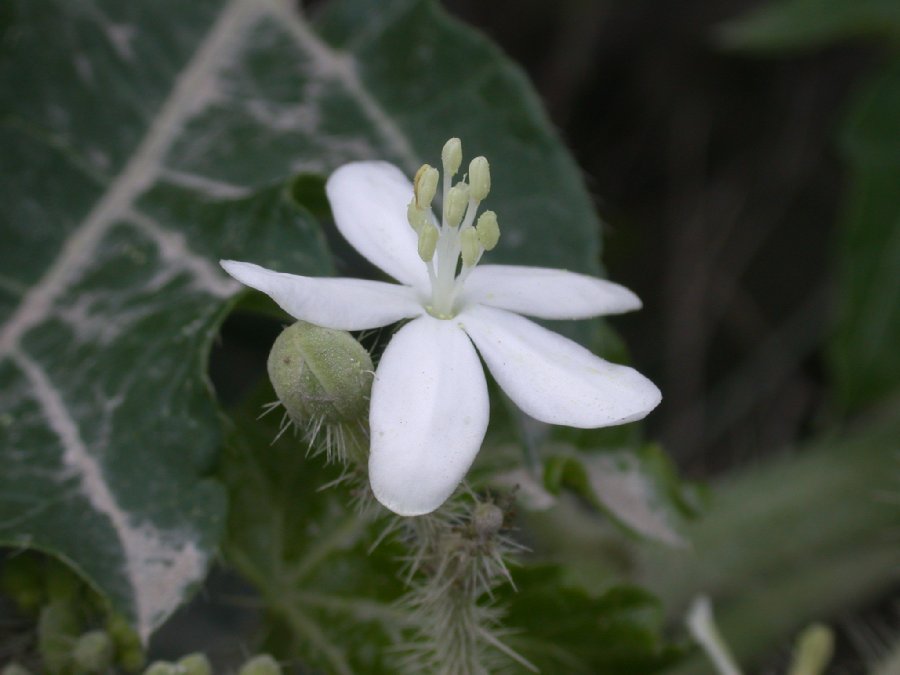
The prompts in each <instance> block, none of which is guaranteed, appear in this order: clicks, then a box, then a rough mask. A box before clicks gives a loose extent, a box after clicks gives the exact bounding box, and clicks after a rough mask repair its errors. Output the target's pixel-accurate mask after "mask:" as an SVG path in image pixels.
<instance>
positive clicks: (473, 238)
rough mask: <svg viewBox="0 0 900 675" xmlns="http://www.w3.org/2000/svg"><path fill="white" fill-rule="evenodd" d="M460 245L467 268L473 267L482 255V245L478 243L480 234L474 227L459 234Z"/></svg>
mask: <svg viewBox="0 0 900 675" xmlns="http://www.w3.org/2000/svg"><path fill="white" fill-rule="evenodd" d="M459 245H460V249H461V251H462V260H463V265H464V266H465V267H472V266H474V265H475V263H476V262H478V258H479V257H480V255H481V244H479V243H478V232H476V231H475V228H474V227H470V228H469V229H467V230H463V231H462V232H460V233H459Z"/></svg>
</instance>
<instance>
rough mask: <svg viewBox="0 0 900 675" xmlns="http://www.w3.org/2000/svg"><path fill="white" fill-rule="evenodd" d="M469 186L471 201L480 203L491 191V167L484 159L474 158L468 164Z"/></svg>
mask: <svg viewBox="0 0 900 675" xmlns="http://www.w3.org/2000/svg"><path fill="white" fill-rule="evenodd" d="M469 185H471V186H472V199H474V200H475V201H476V202H480V201H482V200H483V199H484V198H485V197H487V196H488V192H490V191H491V167H490V165H488V161H487V159H486V158H484V157H476V158H475V159H473V160H472V161H471V162H469Z"/></svg>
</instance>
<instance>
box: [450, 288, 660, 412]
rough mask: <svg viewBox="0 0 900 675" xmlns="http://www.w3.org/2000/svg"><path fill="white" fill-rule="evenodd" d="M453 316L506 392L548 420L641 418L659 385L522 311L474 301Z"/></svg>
mask: <svg viewBox="0 0 900 675" xmlns="http://www.w3.org/2000/svg"><path fill="white" fill-rule="evenodd" d="M457 320H458V321H460V322H461V323H462V324H463V328H464V330H465V331H466V332H467V333H468V334H469V337H471V338H472V341H473V342H474V343H475V346H476V347H478V351H479V352H480V353H481V357H482V358H483V359H484V361H485V363H487V366H488V368H489V369H490V371H491V373H492V374H493V376H494V377H495V378H496V380H497V382H498V383H499V384H500V386H501V387H502V388H503V391H505V392H506V393H507V394H508V395H509V397H510V398H511V399H512V400H513V401H514V402H515V404H516V405H518V406H519V407H520V408H521V409H522V410H523V411H524V412H525V413H527V414H528V415H531V416H532V417H534V418H535V419H538V420H541V421H542V422H548V423H550V424H562V425H566V426H570V427H579V428H584V429H590V428H595V427H604V426H611V425H614V424H624V423H625V422H632V421H634V420H638V419H641V418H642V417H644V416H645V415H646V414H647V413H649V412H650V411H651V410H653V408H655V407H656V406H657V404H658V403H659V401H660V399H661V395H660V393H659V389H657V388H656V385H654V384H653V383H652V382H651V381H650V380H648V379H647V378H646V377H644V376H643V375H641V374H640V373H638V372H637V371H636V370H634V369H632V368H628V367H627V366H619V365H615V364H613V363H609V362H608V361H604V360H603V359H601V358H600V357H599V356H596V355H594V354H592V353H591V352H589V351H588V350H587V349H585V348H584V347H582V346H581V345H579V344H576V343H575V342H572V341H571V340H569V339H567V338H564V337H563V336H561V335H558V334H557V333H553V332H552V331H549V330H547V329H546V328H542V327H541V326H538V325H537V324H536V323H533V322H531V321H529V320H528V319H524V318H522V317H521V316H517V315H516V314H512V313H510V312H506V311H504V310H502V309H494V308H492V307H484V306H475V307H471V308H469V309H466V310H465V311H463V312H462V313H461V314H460V315H459V316H458V317H457Z"/></svg>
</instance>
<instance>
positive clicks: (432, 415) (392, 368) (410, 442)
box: [369, 315, 489, 516]
mask: <svg viewBox="0 0 900 675" xmlns="http://www.w3.org/2000/svg"><path fill="white" fill-rule="evenodd" d="M488 407H489V406H488V394H487V384H486V383H485V379H484V371H483V370H482V367H481V362H480V361H479V360H478V355H477V354H476V352H475V348H474V347H473V346H472V343H471V342H469V338H467V337H466V335H465V333H463V332H462V331H461V330H460V329H459V327H458V325H457V323H456V322H455V321H441V320H439V319H435V318H433V317H431V316H428V315H424V316H422V317H421V318H419V319H416V320H415V321H413V322H411V323H409V324H407V325H406V326H404V327H403V328H401V329H400V330H399V331H398V332H397V334H396V335H395V336H394V337H393V339H392V340H391V342H390V344H388V346H387V349H385V351H384V354H383V355H382V357H381V363H380V364H379V365H378V370H377V372H376V373H375V382H374V383H373V385H372V405H371V409H370V415H369V421H370V425H371V434H372V447H371V454H370V455H369V481H370V482H371V484H372V491H373V492H374V493H375V496H376V497H377V498H378V501H380V502H381V503H382V504H384V505H385V506H386V507H387V508H389V509H390V510H391V511H394V512H395V513H399V514H400V515H402V516H416V515H421V514H423V513H430V512H431V511H434V510H435V509H436V508H437V507H439V506H440V505H441V504H442V503H444V501H445V500H446V499H447V498H448V497H449V496H450V495H451V494H452V493H453V490H454V489H455V488H456V486H457V485H458V484H459V482H460V481H461V480H462V479H463V477H464V476H465V475H466V471H468V469H469V466H470V465H471V464H472V461H473V460H474V459H475V455H476V454H478V450H479V448H480V447H481V442H482V441H483V440H484V433H485V431H486V430H487V423H488Z"/></svg>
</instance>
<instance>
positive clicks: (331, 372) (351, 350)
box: [268, 321, 373, 424]
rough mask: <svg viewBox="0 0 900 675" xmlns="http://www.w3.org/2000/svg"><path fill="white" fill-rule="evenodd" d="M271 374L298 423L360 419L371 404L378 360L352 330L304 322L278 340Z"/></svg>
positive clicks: (282, 400)
mask: <svg viewBox="0 0 900 675" xmlns="http://www.w3.org/2000/svg"><path fill="white" fill-rule="evenodd" d="M268 370H269V379H270V380H271V381H272V386H273V387H274V388H275V393H276V394H277V395H278V400H279V401H281V404H282V405H283V406H284V408H285V410H287V413H288V415H290V417H291V419H292V420H293V421H294V422H295V423H297V424H305V423H306V422H308V421H309V420H310V419H315V420H324V422H325V423H332V424H337V423H341V422H355V421H357V420H360V419H363V418H364V417H365V416H366V415H367V413H368V409H369V391H370V390H371V388H372V370H373V367H372V359H371V357H370V356H369V353H368V352H367V351H366V350H365V348H363V346H362V345H361V344H359V342H357V341H356V340H355V339H353V336H351V335H350V333H347V332H346V331H342V330H333V329H331V328H321V327H319V326H314V325H313V324H311V323H306V322H305V321H298V322H297V323H295V324H294V325H293V326H290V327H288V328H286V329H285V330H284V331H282V333H281V335H279V336H278V338H277V339H276V340H275V344H273V345H272V351H271V352H269V361H268Z"/></svg>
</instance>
